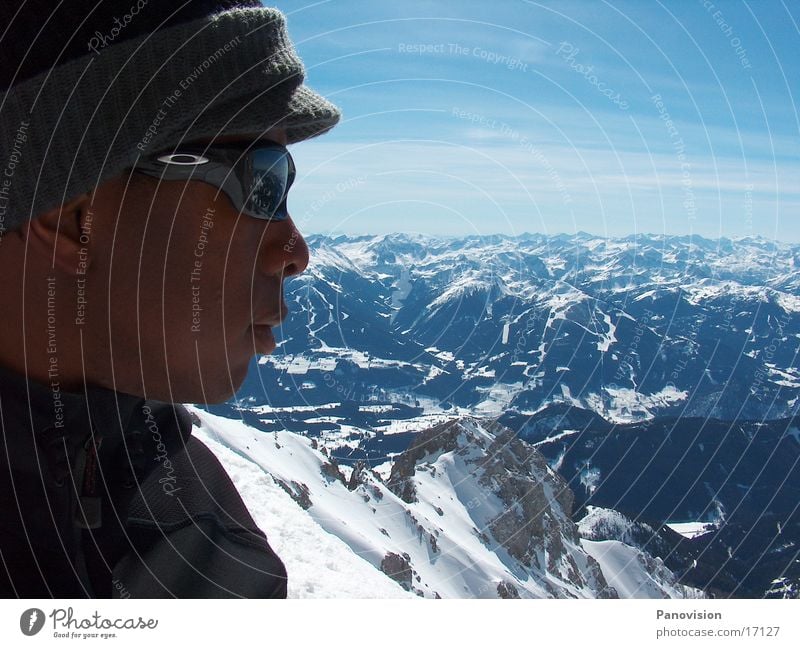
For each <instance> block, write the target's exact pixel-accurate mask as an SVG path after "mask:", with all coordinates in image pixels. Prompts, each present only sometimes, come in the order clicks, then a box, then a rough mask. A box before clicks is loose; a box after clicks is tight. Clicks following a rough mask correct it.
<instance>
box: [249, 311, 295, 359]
mask: <svg viewBox="0 0 800 648" xmlns="http://www.w3.org/2000/svg"><path fill="white" fill-rule="evenodd" d="M288 312H289V308H288V307H287V306H286V303H285V302H284V301H283V299H281V305H280V311H279V312H278V313H270V314H268V315H264V316H263V317H258V318H255V319H253V324H252V329H253V341H254V343H255V349H256V352H257V353H259V354H262V355H266V354H269V353H272V352H273V351H274V350H275V348H276V347H277V344H276V343H275V336H274V335H273V334H272V327H273V326H280V324H281V322H282V321H283V320H284V319H286V315H287V314H288Z"/></svg>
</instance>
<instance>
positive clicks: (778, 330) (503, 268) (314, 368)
mask: <svg viewBox="0 0 800 648" xmlns="http://www.w3.org/2000/svg"><path fill="white" fill-rule="evenodd" d="M309 246H310V248H311V265H310V266H309V269H308V270H307V272H306V273H304V274H303V275H301V276H299V277H297V278H295V279H293V280H292V281H290V282H289V283H288V284H287V293H286V297H287V302H288V303H289V305H290V308H291V310H292V313H291V315H290V317H289V318H288V320H287V321H286V322H285V324H284V325H283V327H282V328H281V330H280V337H281V341H280V346H279V348H278V350H277V351H276V352H275V353H274V354H273V355H271V356H269V357H266V358H262V359H261V364H260V365H258V371H254V372H252V374H253V375H252V376H251V378H250V380H249V382H248V383H247V384H246V385H245V388H244V389H243V390H242V392H241V394H240V396H241V398H242V399H243V400H244V401H245V402H247V403H249V404H252V405H257V406H269V407H271V408H273V411H277V412H278V413H279V414H280V413H281V412H283V413H285V412H287V411H290V412H291V413H290V414H288V415H287V416H286V417H285V419H292V420H294V421H296V422H299V423H300V427H298V428H297V429H300V428H301V427H302V428H304V429H307V430H309V431H311V432H313V431H314V430H332V429H336V430H339V431H342V429H343V428H341V426H339V425H338V423H339V422H343V423H345V424H351V425H357V426H359V423H360V422H361V421H362V420H363V422H365V425H363V426H360V427H367V428H370V427H372V425H371V424H370V421H371V419H374V418H375V417H374V416H373V413H370V412H359V411H356V412H355V418H354V417H352V416H349V417H340V416H339V417H337V413H335V412H331V417H327V418H324V419H319V417H317V416H316V415H314V416H311V417H310V418H314V419H317V420H314V421H312V422H310V423H309V422H307V421H302V420H300V419H302V418H303V417H302V416H300V417H299V418H298V411H297V410H296V409H292V410H285V409H284V408H289V407H291V408H296V407H297V406H299V405H321V404H330V403H342V402H345V401H349V402H355V403H365V402H368V403H373V404H375V403H391V404H394V405H396V406H397V407H398V408H406V409H407V411H399V410H398V411H395V412H393V413H391V414H390V416H389V417H388V418H392V419H402V418H404V417H408V416H412V415H413V416H417V415H419V414H421V413H426V414H427V413H436V412H440V411H442V410H441V408H444V410H445V411H446V412H447V413H449V414H453V413H472V414H478V415H496V414H499V413H502V412H505V411H509V410H513V411H517V412H519V413H521V414H530V413H533V412H536V411H538V410H539V409H541V408H542V407H544V406H546V405H548V404H551V403H557V402H566V403H570V404H573V405H576V406H578V407H582V408H584V409H588V410H592V411H594V412H596V413H598V414H600V415H602V416H603V417H604V418H606V419H607V420H610V421H616V422H635V421H642V420H647V419H650V418H653V417H655V416H659V415H683V416H702V417H712V418H720V419H727V420H734V419H752V420H762V419H765V418H767V419H773V418H781V417H785V416H789V415H792V414H794V413H796V412H797V411H798V406H800V402H798V398H797V396H798V394H800V365H799V364H798V362H797V352H798V348H799V347H798V345H799V344H800V246H796V245H789V244H782V243H774V242H770V241H767V240H764V239H760V238H747V239H739V240H735V241H731V240H728V239H721V240H715V241H712V240H707V239H703V238H700V237H685V236H684V237H669V236H661V237H658V236H646V235H639V236H631V237H627V238H622V239H605V238H601V237H595V236H590V235H587V234H583V233H579V234H576V235H573V236H565V235H558V236H544V235H538V234H537V235H530V234H524V235H521V236H518V237H506V236H483V237H466V238H460V239H444V238H432V237H424V236H412V235H404V234H395V235H386V236H362V237H346V236H341V237H338V238H333V239H331V238H324V237H319V236H312V237H310V238H309ZM265 385H268V386H269V389H266V388H265V387H264V386H265ZM276 386H277V387H276ZM312 409H313V408H312ZM362 414H363V416H362ZM334 417H337V418H339V419H340V421H337V420H336V418H334ZM305 418H309V417H305ZM379 418H381V417H379ZM383 418H384V419H386V418H387V417H383ZM345 419H346V420H345ZM281 425H282V426H285V427H290V429H295V428H293V427H292V426H291V423H290V422H288V421H287V420H283V421H282V423H281ZM344 429H345V430H346V428H344Z"/></svg>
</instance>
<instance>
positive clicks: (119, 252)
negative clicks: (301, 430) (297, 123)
mask: <svg viewBox="0 0 800 648" xmlns="http://www.w3.org/2000/svg"><path fill="white" fill-rule="evenodd" d="M255 139H269V140H272V141H276V142H279V143H285V133H284V132H283V130H282V129H281V130H277V129H276V130H272V131H269V132H268V133H266V134H265V135H264V136H262V137H258V136H253V137H252V138H249V139H247V138H241V137H226V138H223V137H219V138H216V139H215V142H216V143H222V142H228V141H248V142H249V141H253V140H255ZM134 176H135V177H132V178H131V181H130V184H128V186H127V190H126V184H127V183H128V177H127V176H125V177H120V178H116V179H114V180H112V181H109V182H107V183H105V184H103V185H101V186H100V187H98V189H97V190H96V192H95V195H94V196H93V204H92V207H91V210H92V213H93V217H92V223H91V240H92V247H93V249H94V258H93V259H92V265H91V268H90V273H89V277H90V279H91V281H93V282H94V290H92V292H91V294H93V295H94V299H95V300H96V301H97V302H100V303H104V302H105V304H104V305H105V308H104V310H105V315H106V316H107V327H108V340H107V343H108V344H109V347H110V350H111V353H112V360H113V368H114V377H113V378H114V380H113V384H109V385H108V386H110V387H113V388H115V389H118V390H120V391H126V392H130V393H140V392H144V393H143V394H142V395H143V396H147V397H148V398H155V399H158V400H165V401H174V402H219V401H222V400H225V399H227V398H229V397H230V396H232V395H233V393H234V392H235V391H236V390H237V389H238V388H239V386H240V385H241V384H242V382H243V380H244V378H245V376H246V373H247V369H248V365H249V362H250V359H251V358H252V356H253V355H254V354H256V353H262V354H264V353H271V352H272V351H273V350H274V349H275V342H274V339H273V337H272V332H271V327H272V326H276V325H277V324H279V323H280V321H281V320H282V319H283V318H284V317H285V316H286V315H287V308H286V304H285V302H284V299H283V280H284V279H285V278H286V277H289V276H292V275H296V274H298V273H300V272H302V271H303V270H304V269H305V267H306V265H307V264H308V248H307V246H306V243H305V241H304V240H303V237H302V236H301V235H300V233H299V232H298V231H297V230H296V228H295V226H294V223H293V222H292V221H291V219H288V220H286V221H281V222H269V221H264V220H260V219H256V218H253V217H250V216H247V215H243V214H242V215H240V214H239V212H238V211H237V210H236V209H235V208H234V206H233V204H232V203H231V201H230V199H229V198H228V197H227V196H226V195H225V194H224V193H222V192H220V193H219V195H217V188H216V187H214V186H212V185H210V184H206V183H204V182H201V181H196V180H194V181H183V180H180V181H179V180H174V181H160V180H159V179H157V178H152V177H148V176H144V175H142V174H139V173H134ZM118 211H119V214H118ZM103 292H105V293H106V294H105V296H100V295H101V293H103ZM92 308H93V304H92V303H89V304H88V305H87V309H92ZM96 314H97V313H95V315H96ZM101 337H102V334H101ZM88 360H89V359H88V358H87V361H88Z"/></svg>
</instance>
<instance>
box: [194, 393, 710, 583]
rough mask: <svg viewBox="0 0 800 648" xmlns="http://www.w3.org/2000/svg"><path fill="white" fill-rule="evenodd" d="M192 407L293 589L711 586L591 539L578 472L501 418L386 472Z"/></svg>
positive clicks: (463, 428)
mask: <svg viewBox="0 0 800 648" xmlns="http://www.w3.org/2000/svg"><path fill="white" fill-rule="evenodd" d="M191 411H192V413H193V415H194V419H195V422H196V425H197V426H196V428H195V430H194V434H195V435H196V436H198V437H199V438H200V439H201V440H202V441H203V442H204V443H206V444H207V445H208V446H209V447H210V448H211V449H212V451H214V452H215V454H216V455H217V456H218V457H219V458H220V459H221V460H222V462H223V464H224V465H225V466H226V469H227V470H228V472H229V474H230V475H231V477H232V478H233V481H234V483H235V484H236V486H237V488H238V489H239V491H240V492H241V494H242V497H243V498H244V500H245V503H246V504H247V506H248V508H249V509H250V511H251V513H252V514H253V516H254V518H255V519H256V521H257V522H258V523H259V524H260V526H261V527H262V528H263V529H264V530H265V531H266V532H267V534H268V537H269V540H270V543H271V544H272V546H273V547H274V548H275V549H276V551H277V552H278V554H279V555H280V556H281V557H282V558H283V560H284V561H285V562H286V565H287V569H288V572H289V577H290V580H289V594H290V596H292V597H403V596H413V595H417V596H423V597H430V598H435V597H442V598H516V597H521V598H554V597H557V598H595V597H603V598H607V597H617V596H622V597H642V598H644V597H657V598H665V597H669V598H685V597H698V596H702V592H700V591H699V590H696V589H693V588H690V587H685V586H683V585H680V584H679V583H678V579H677V578H676V577H675V575H674V574H673V573H672V572H671V571H670V570H669V569H668V568H667V567H666V566H665V565H664V563H663V561H662V560H661V559H660V558H654V557H652V556H651V555H649V554H648V553H647V552H646V551H644V550H643V549H642V548H640V547H637V546H634V545H632V544H625V543H624V542H621V541H619V540H606V539H600V540H593V539H591V538H589V537H588V536H586V537H584V538H582V537H581V534H580V533H579V531H578V526H576V524H575V523H574V522H573V521H572V519H571V507H572V501H573V495H572V492H571V491H570V489H569V488H568V487H567V485H566V483H565V482H564V480H563V479H562V478H561V477H559V476H558V474H557V473H555V472H554V471H553V470H552V469H550V468H549V467H548V465H547V462H546V460H545V459H544V457H543V456H542V455H541V454H540V453H539V452H538V451H537V450H536V449H535V448H533V447H532V446H530V445H529V444H527V443H525V442H524V441H521V440H519V439H517V438H515V436H514V435H513V433H511V432H510V431H509V430H508V429H506V428H503V427H502V426H500V425H498V424H496V423H492V422H490V421H485V420H480V419H475V418H470V417H467V418H461V419H458V420H454V421H450V422H448V423H445V424H442V425H439V426H435V427H433V428H430V429H427V430H423V431H421V432H420V433H419V434H418V435H416V437H415V441H414V443H413V444H412V445H411V447H409V448H408V450H407V451H405V452H403V453H401V454H400V455H398V456H397V457H396V459H395V461H394V462H393V464H392V465H391V466H385V467H384V470H383V471H372V470H368V469H366V468H365V467H364V465H363V464H357V465H356V466H355V467H353V468H349V467H346V466H339V465H337V464H336V463H335V462H332V461H331V459H330V457H329V456H327V455H326V453H325V451H324V448H322V447H320V446H319V445H318V443H317V442H316V441H315V440H314V439H310V438H307V437H304V436H301V435H297V434H294V433H292V432H288V431H281V432H278V431H276V432H272V433H265V432H263V431H259V430H256V429H254V428H252V427H249V426H248V425H247V424H245V423H243V422H242V421H235V420H232V419H227V418H223V417H218V416H215V415H213V414H210V413H208V412H205V411H203V410H200V409H198V408H191ZM381 472H382V474H383V476H381Z"/></svg>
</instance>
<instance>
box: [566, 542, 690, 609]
mask: <svg viewBox="0 0 800 648" xmlns="http://www.w3.org/2000/svg"><path fill="white" fill-rule="evenodd" d="M581 546H582V547H583V549H584V550H585V551H586V553H588V554H589V555H590V556H591V557H592V558H594V559H595V560H596V561H597V562H598V563H599V564H600V569H601V570H602V572H603V576H605V578H606V581H608V584H609V585H611V586H612V587H613V588H614V589H616V590H617V593H618V594H619V595H620V597H621V598H700V597H701V596H702V593H701V592H700V591H699V590H696V589H694V588H690V587H686V586H683V585H679V584H677V583H670V582H669V581H670V580H671V579H670V576H671V572H669V570H667V569H666V567H664V563H663V562H662V561H661V559H660V558H655V559H651V561H650V565H647V564H646V563H647V560H646V559H645V557H644V554H643V553H642V552H641V551H640V550H639V549H637V548H635V547H631V546H630V545H626V544H623V543H622V542H619V541H617V540H601V541H594V540H581ZM652 571H655V572H656V574H657V575H658V576H659V578H654V576H653V574H652V573H651V572H652ZM673 578H674V577H673Z"/></svg>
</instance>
